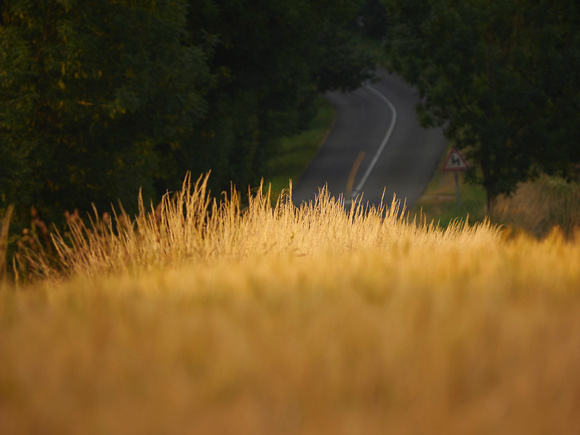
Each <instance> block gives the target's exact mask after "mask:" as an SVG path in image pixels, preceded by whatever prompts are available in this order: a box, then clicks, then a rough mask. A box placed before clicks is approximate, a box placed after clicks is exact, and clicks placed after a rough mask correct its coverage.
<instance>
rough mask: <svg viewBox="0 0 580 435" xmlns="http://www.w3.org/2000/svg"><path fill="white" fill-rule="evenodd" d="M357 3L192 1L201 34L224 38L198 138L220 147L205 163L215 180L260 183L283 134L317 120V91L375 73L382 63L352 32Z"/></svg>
mask: <svg viewBox="0 0 580 435" xmlns="http://www.w3.org/2000/svg"><path fill="white" fill-rule="evenodd" d="M357 9H358V2H357V1H356V0H340V1H317V2H312V1H310V0H215V1H213V2H210V1H199V0H190V14H189V23H190V24H189V29H190V31H191V33H192V35H193V38H194V40H198V39H200V38H203V35H204V33H210V34H212V35H216V36H217V38H218V44H217V45H216V47H215V56H214V57H213V58H212V62H211V65H212V71H213V72H214V73H215V74H216V76H217V77H218V86H217V87H216V88H215V89H214V90H213V91H212V92H211V93H210V94H209V95H208V101H209V102H210V110H209V111H208V114H207V117H206V118H205V119H204V122H203V126H204V128H203V129H202V130H200V132H199V135H198V136H197V137H196V139H195V141H196V142H197V143H204V144H205V145H204V148H205V149H209V150H212V151H211V152H207V153H203V154H202V156H201V162H200V163H202V164H201V165H200V169H202V168H208V169H209V168H212V169H213V172H212V181H213V182H214V186H216V185H217V186H218V187H220V186H221V187H220V188H227V187H228V186H229V183H230V180H233V181H234V182H235V183H236V184H237V185H238V187H240V188H242V189H244V188H245V187H246V186H247V185H248V184H251V185H256V184H257V183H258V182H259V179H260V177H262V176H263V175H264V170H265V163H266V161H267V158H268V157H269V156H270V155H272V154H273V153H276V150H277V147H278V144H279V140H280V138H281V137H282V136H286V135H290V134H294V133H297V132H299V131H300V130H302V129H304V128H305V126H306V125H307V123H308V121H309V120H310V119H311V117H312V115H313V113H312V107H313V101H314V97H315V95H316V94H317V93H319V92H324V91H326V90H330V89H338V88H342V89H352V88H355V87H357V86H359V85H360V83H361V82H362V81H363V80H365V79H366V78H368V77H370V75H371V74H370V71H371V70H373V69H374V64H373V62H372V60H371V59H370V58H369V57H367V56H366V55H365V54H364V53H361V52H359V51H357V44H356V39H355V32H353V31H351V30H349V26H350V25H351V22H353V21H354V20H355V18H356V13H357ZM198 157H199V156H196V158H198Z"/></svg>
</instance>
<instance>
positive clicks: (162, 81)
mask: <svg viewBox="0 0 580 435" xmlns="http://www.w3.org/2000/svg"><path fill="white" fill-rule="evenodd" d="M358 8H359V3H358V0H339V1H332V2H330V1H329V0H323V1H320V2H311V1H307V0H268V1H266V0H155V1H153V0H83V1H81V0H38V1H35V2H30V1H27V0H4V1H3V2H2V3H1V4H0V153H1V159H0V209H1V208H3V207H6V206H7V205H8V204H10V203H14V204H16V206H17V210H19V212H20V213H21V215H22V214H23V213H26V209H27V208H29V207H30V206H35V207H36V209H37V210H38V211H39V213H41V214H42V215H43V216H44V217H45V218H46V219H47V220H49V221H55V220H58V217H59V216H62V214H63V213H64V211H65V210H72V209H74V208H78V209H79V210H80V211H87V210H90V209H91V204H92V203H94V204H95V205H96V206H97V207H98V208H99V209H100V210H103V209H107V208H108V207H109V204H110V203H115V202H116V201H117V200H118V199H120V200H121V201H122V202H123V204H124V205H125V207H126V208H128V209H129V210H130V209H132V208H133V209H134V206H135V205H136V199H137V195H138V191H139V189H140V188H141V189H142V190H143V194H144V197H145V198H146V199H147V198H155V197H159V195H161V194H163V193H164V192H165V191H166V190H167V189H169V190H171V189H175V188H176V187H178V185H179V184H180V183H181V181H182V180H183V177H184V175H185V174H186V172H187V171H191V172H192V173H193V174H194V176H195V174H199V173H202V172H205V171H208V170H212V174H213V175H212V183H213V184H212V185H213V186H214V187H215V189H216V190H217V192H218V193H219V192H220V191H221V190H222V189H227V188H229V185H230V183H231V182H233V183H234V184H237V185H238V186H239V187H242V188H244V187H245V186H247V185H248V184H253V183H257V182H258V181H259V178H260V177H261V176H263V173H262V170H263V168H264V163H265V159H266V158H267V157H268V155H270V153H272V152H275V149H276V146H277V143H278V140H279V139H280V138H281V137H282V136H284V135H288V134H290V133H293V132H296V131H299V130H300V129H301V128H303V127H304V126H305V124H306V121H308V119H309V117H310V116H312V104H311V103H312V101H313V97H314V96H315V95H316V93H318V92H321V91H325V90H328V89H337V88H344V89H348V88H353V87H356V86H358V84H359V83H360V82H361V81H362V80H364V79H366V78H367V77H369V76H370V70H371V69H373V67H374V65H373V64H372V61H371V59H370V58H368V57H367V56H365V55H363V54H361V53H360V52H359V51H358V50H357V48H356V44H355V39H354V35H355V32H354V30H353V28H352V25H351V24H352V22H354V20H355V18H356V13H357V11H358Z"/></svg>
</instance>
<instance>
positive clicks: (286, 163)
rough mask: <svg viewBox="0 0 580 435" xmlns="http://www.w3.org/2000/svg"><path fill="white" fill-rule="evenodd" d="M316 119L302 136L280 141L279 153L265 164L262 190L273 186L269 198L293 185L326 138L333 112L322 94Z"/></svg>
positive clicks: (332, 119) (318, 99)
mask: <svg viewBox="0 0 580 435" xmlns="http://www.w3.org/2000/svg"><path fill="white" fill-rule="evenodd" d="M315 104H316V116H315V117H314V119H313V120H312V121H311V122H310V124H309V126H308V128H307V129H306V130H305V131H303V132H302V133H300V134H298V135H295V136H290V137H286V138H284V139H282V141H281V144H280V148H279V153H278V154H277V155H276V156H274V157H272V158H271V159H270V161H269V162H268V166H267V174H266V178H265V187H266V188H267V187H268V184H271V186H272V197H273V198H277V197H278V195H279V194H280V192H282V191H283V190H284V189H287V188H288V181H289V180H292V182H293V183H294V184H295V183H296V182H297V181H298V179H299V177H300V175H301V174H302V172H303V171H304V169H305V168H306V165H308V163H310V161H312V159H313V158H314V156H316V153H317V152H318V148H319V147H320V145H321V144H322V143H323V142H324V140H325V139H326V136H327V135H328V132H329V131H330V128H331V127H332V124H333V122H334V117H335V111H334V108H333V107H332V105H331V104H330V103H329V102H328V100H327V99H326V98H324V96H323V95H320V96H318V97H317V99H316V102H315Z"/></svg>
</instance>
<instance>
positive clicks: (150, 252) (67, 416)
mask: <svg viewBox="0 0 580 435" xmlns="http://www.w3.org/2000/svg"><path fill="white" fill-rule="evenodd" d="M185 187H186V188H185V189H184V192H182V194H181V195H180V196H179V197H178V198H176V199H175V200H173V201H170V200H169V198H167V199H166V201H165V202H164V205H163V206H162V208H160V209H159V210H158V213H157V215H155V213H145V211H144V210H143V212H142V214H141V216H139V217H138V218H137V219H136V220H135V221H134V222H130V221H129V220H128V218H127V217H126V216H123V215H122V214H121V215H120V216H119V218H118V219H114V218H113V219H110V220H109V221H103V220H101V219H95V222H94V223H93V225H89V226H84V225H83V224H82V223H81V222H80V221H78V220H73V221H71V231H70V236H71V239H70V240H69V241H68V242H67V243H66V244H65V243H64V242H65V239H66V237H67V236H66V235H63V236H62V237H61V236H57V237H56V238H55V242H56V243H55V244H56V246H58V247H59V250H58V252H59V253H60V260H59V261H60V264H61V268H60V269H59V270H56V269H54V268H51V266H50V264H52V263H50V262H49V261H48V260H47V261H44V262H43V261H42V259H41V258H40V257H38V256H36V257H34V256H31V257H29V258H28V259H27V260H25V259H24V258H22V259H21V261H28V263H27V267H28V268H29V269H28V270H29V271H36V272H38V273H39V274H41V275H44V276H46V277H48V278H44V279H43V280H41V281H37V282H35V283H31V284H28V285H24V284H21V285H20V286H18V288H15V287H14V284H6V283H5V284H3V285H2V288H1V289H0V433H7V434H8V433H43V434H69V433H70V434H76V433H87V434H100V433H114V434H159V433H171V434H181V433H183V434H317V435H322V434H385V433H389V434H390V433H396V434H407V433H408V434H423V433H425V434H433V433H445V434H465V433H470V434H489V433H494V434H496V433H497V434H526V435H527V434H545V433H558V434H568V433H569V434H577V433H578V428H580V413H578V409H580V372H579V371H578V367H580V346H579V345H578V343H580V247H579V245H578V244H576V243H573V242H571V241H566V240H565V239H564V238H563V237H562V236H561V235H560V234H559V233H558V232H554V233H552V234H551V235H550V236H549V237H547V238H545V239H544V240H541V241H537V240H535V239H532V238H527V237H518V238H515V239H510V240H505V239H504V237H503V235H502V233H501V232H500V231H499V230H498V229H496V228H494V227H492V226H490V225H489V224H483V225H480V226H477V227H470V226H459V225H455V226H451V227H450V228H448V229H446V230H442V229H439V228H435V227H433V226H429V225H426V224H424V223H409V222H406V221H404V220H403V221H402V220H400V219H398V218H396V216H397V213H396V212H389V213H387V216H386V218H384V219H383V213H382V211H381V210H370V211H368V212H363V210H361V209H360V208H358V209H355V210H354V211H353V212H351V213H350V214H346V213H345V212H344V209H343V208H342V205H341V203H340V202H336V201H334V200H333V199H331V198H328V196H326V195H325V194H324V193H323V194H322V195H321V196H320V197H319V199H318V202H317V203H316V204H311V205H310V206H304V207H302V208H301V209H300V210H296V209H294V208H293V207H292V206H291V203H290V202H289V201H284V200H282V201H281V202H279V204H278V205H277V206H276V207H275V208H272V207H270V205H269V200H268V198H267V197H262V196H261V195H260V193H259V192H260V191H261V190H260V189H259V190H258V193H257V194H256V195H255V196H254V197H253V198H251V199H250V204H249V207H248V209H247V210H244V211H242V210H240V207H239V205H238V204H239V201H238V199H237V198H238V197H237V195H236V194H233V195H230V196H231V197H232V198H230V199H228V200H227V201H224V202H222V204H218V203H214V202H211V201H209V200H208V199H207V195H206V194H205V192H204V181H203V180H200V181H198V183H197V185H196V187H195V188H194V189H192V190H191V192H189V190H188V186H187V184H186V186H185ZM184 211H185V212H184ZM51 261H52V262H53V263H54V262H55V260H54V259H52V260H51ZM63 276H68V278H66V279H63Z"/></svg>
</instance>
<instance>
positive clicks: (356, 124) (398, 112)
mask: <svg viewBox="0 0 580 435" xmlns="http://www.w3.org/2000/svg"><path fill="white" fill-rule="evenodd" d="M378 77H379V78H380V81H378V82H376V83H373V84H366V85H365V86H363V87H361V88H359V89H357V90H356V91H354V92H350V93H341V92H331V93H328V94H327V95H326V97H327V98H328V100H329V101H330V103H331V104H332V105H333V106H334V108H335V110H336V119H335V122H334V125H333V126H332V129H331V131H330V133H329V135H328V137H327V139H326V141H325V142H324V143H323V144H322V146H321V147H320V149H319V151H318V154H317V155H316V157H315V158H314V160H313V161H312V162H311V163H310V164H309V165H308V167H307V168H306V169H305V171H304V172H303V174H302V175H301V177H300V179H299V180H298V183H297V184H296V186H295V187H294V189H293V201H294V204H296V205H299V204H300V203H302V202H303V201H310V200H313V199H314V196H315V195H316V194H317V193H318V191H319V188H321V187H323V186H325V185H327V186H328V189H329V191H330V194H331V195H332V196H335V197H338V196H341V195H342V196H343V197H344V198H345V200H346V202H347V204H348V203H349V200H350V199H351V197H355V196H356V195H363V201H364V202H367V201H368V202H370V203H372V204H379V203H380V201H381V197H382V196H383V192H384V191H385V189H386V196H385V200H386V202H388V204H390V202H391V200H392V197H393V194H396V196H397V198H399V199H401V200H403V201H406V205H407V208H411V207H412V206H413V205H414V204H415V203H416V202H417V200H418V199H419V198H420V197H421V195H422V194H423V192H424V191H425V189H426V187H427V184H428V183H429V181H431V178H432V177H433V173H434V171H435V168H436V166H437V162H438V161H439V158H440V157H441V155H442V153H443V152H444V151H445V148H446V145H447V140H446V139H445V137H444V136H443V132H442V131H441V129H424V128H422V127H421V126H420V125H419V122H418V120H417V114H416V112H415V105H416V103H417V102H418V96H417V94H416V91H415V90H414V89H413V88H412V87H411V86H409V85H408V84H406V83H405V82H404V81H403V80H402V79H401V78H399V77H397V76H394V75H390V74H388V73H387V72H386V71H379V73H378Z"/></svg>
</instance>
